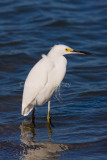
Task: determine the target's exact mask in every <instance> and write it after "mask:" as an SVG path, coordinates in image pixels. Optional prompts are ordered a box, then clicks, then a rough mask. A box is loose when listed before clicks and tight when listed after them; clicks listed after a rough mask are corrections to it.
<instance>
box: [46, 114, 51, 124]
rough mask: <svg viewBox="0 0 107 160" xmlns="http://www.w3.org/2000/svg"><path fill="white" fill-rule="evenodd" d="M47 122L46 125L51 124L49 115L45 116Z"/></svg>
mask: <svg viewBox="0 0 107 160" xmlns="http://www.w3.org/2000/svg"><path fill="white" fill-rule="evenodd" d="M47 122H48V124H50V123H51V121H50V115H49V113H48V115H47Z"/></svg>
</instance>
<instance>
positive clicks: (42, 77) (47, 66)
mask: <svg viewBox="0 0 107 160" xmlns="http://www.w3.org/2000/svg"><path fill="white" fill-rule="evenodd" d="M52 68H53V63H52V62H51V61H50V60H49V58H48V57H47V56H43V58H42V59H41V60H40V61H39V62H38V63H37V64H35V66H34V67H33V68H32V69H31V71H30V72H29V74H28V76H27V78H26V81H25V84H24V91H23V100H22V115H24V116H26V115H28V114H29V113H30V111H31V110H32V109H33V107H34V104H33V103H34V101H36V97H37V95H38V94H39V92H40V91H41V90H42V89H43V88H44V86H45V85H46V83H47V81H48V73H49V72H50V70H51V69H52Z"/></svg>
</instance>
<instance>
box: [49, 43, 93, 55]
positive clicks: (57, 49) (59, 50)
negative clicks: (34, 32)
mask: <svg viewBox="0 0 107 160" xmlns="http://www.w3.org/2000/svg"><path fill="white" fill-rule="evenodd" d="M67 54H83V55H93V54H92V53H88V52H83V51H77V50H74V49H72V48H70V47H68V46H66V45H62V44H59V45H54V46H53V47H52V49H51V50H50V52H49V55H56V56H61V55H62V56H63V55H67Z"/></svg>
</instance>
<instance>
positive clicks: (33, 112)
mask: <svg viewBox="0 0 107 160" xmlns="http://www.w3.org/2000/svg"><path fill="white" fill-rule="evenodd" d="M31 123H33V124H34V126H35V107H34V108H33V111H32V115H31Z"/></svg>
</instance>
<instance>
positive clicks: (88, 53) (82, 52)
mask: <svg viewBox="0 0 107 160" xmlns="http://www.w3.org/2000/svg"><path fill="white" fill-rule="evenodd" d="M71 52H72V54H83V55H92V56H93V55H94V54H93V53H90V52H84V51H77V50H75V49H73V51H71Z"/></svg>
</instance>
